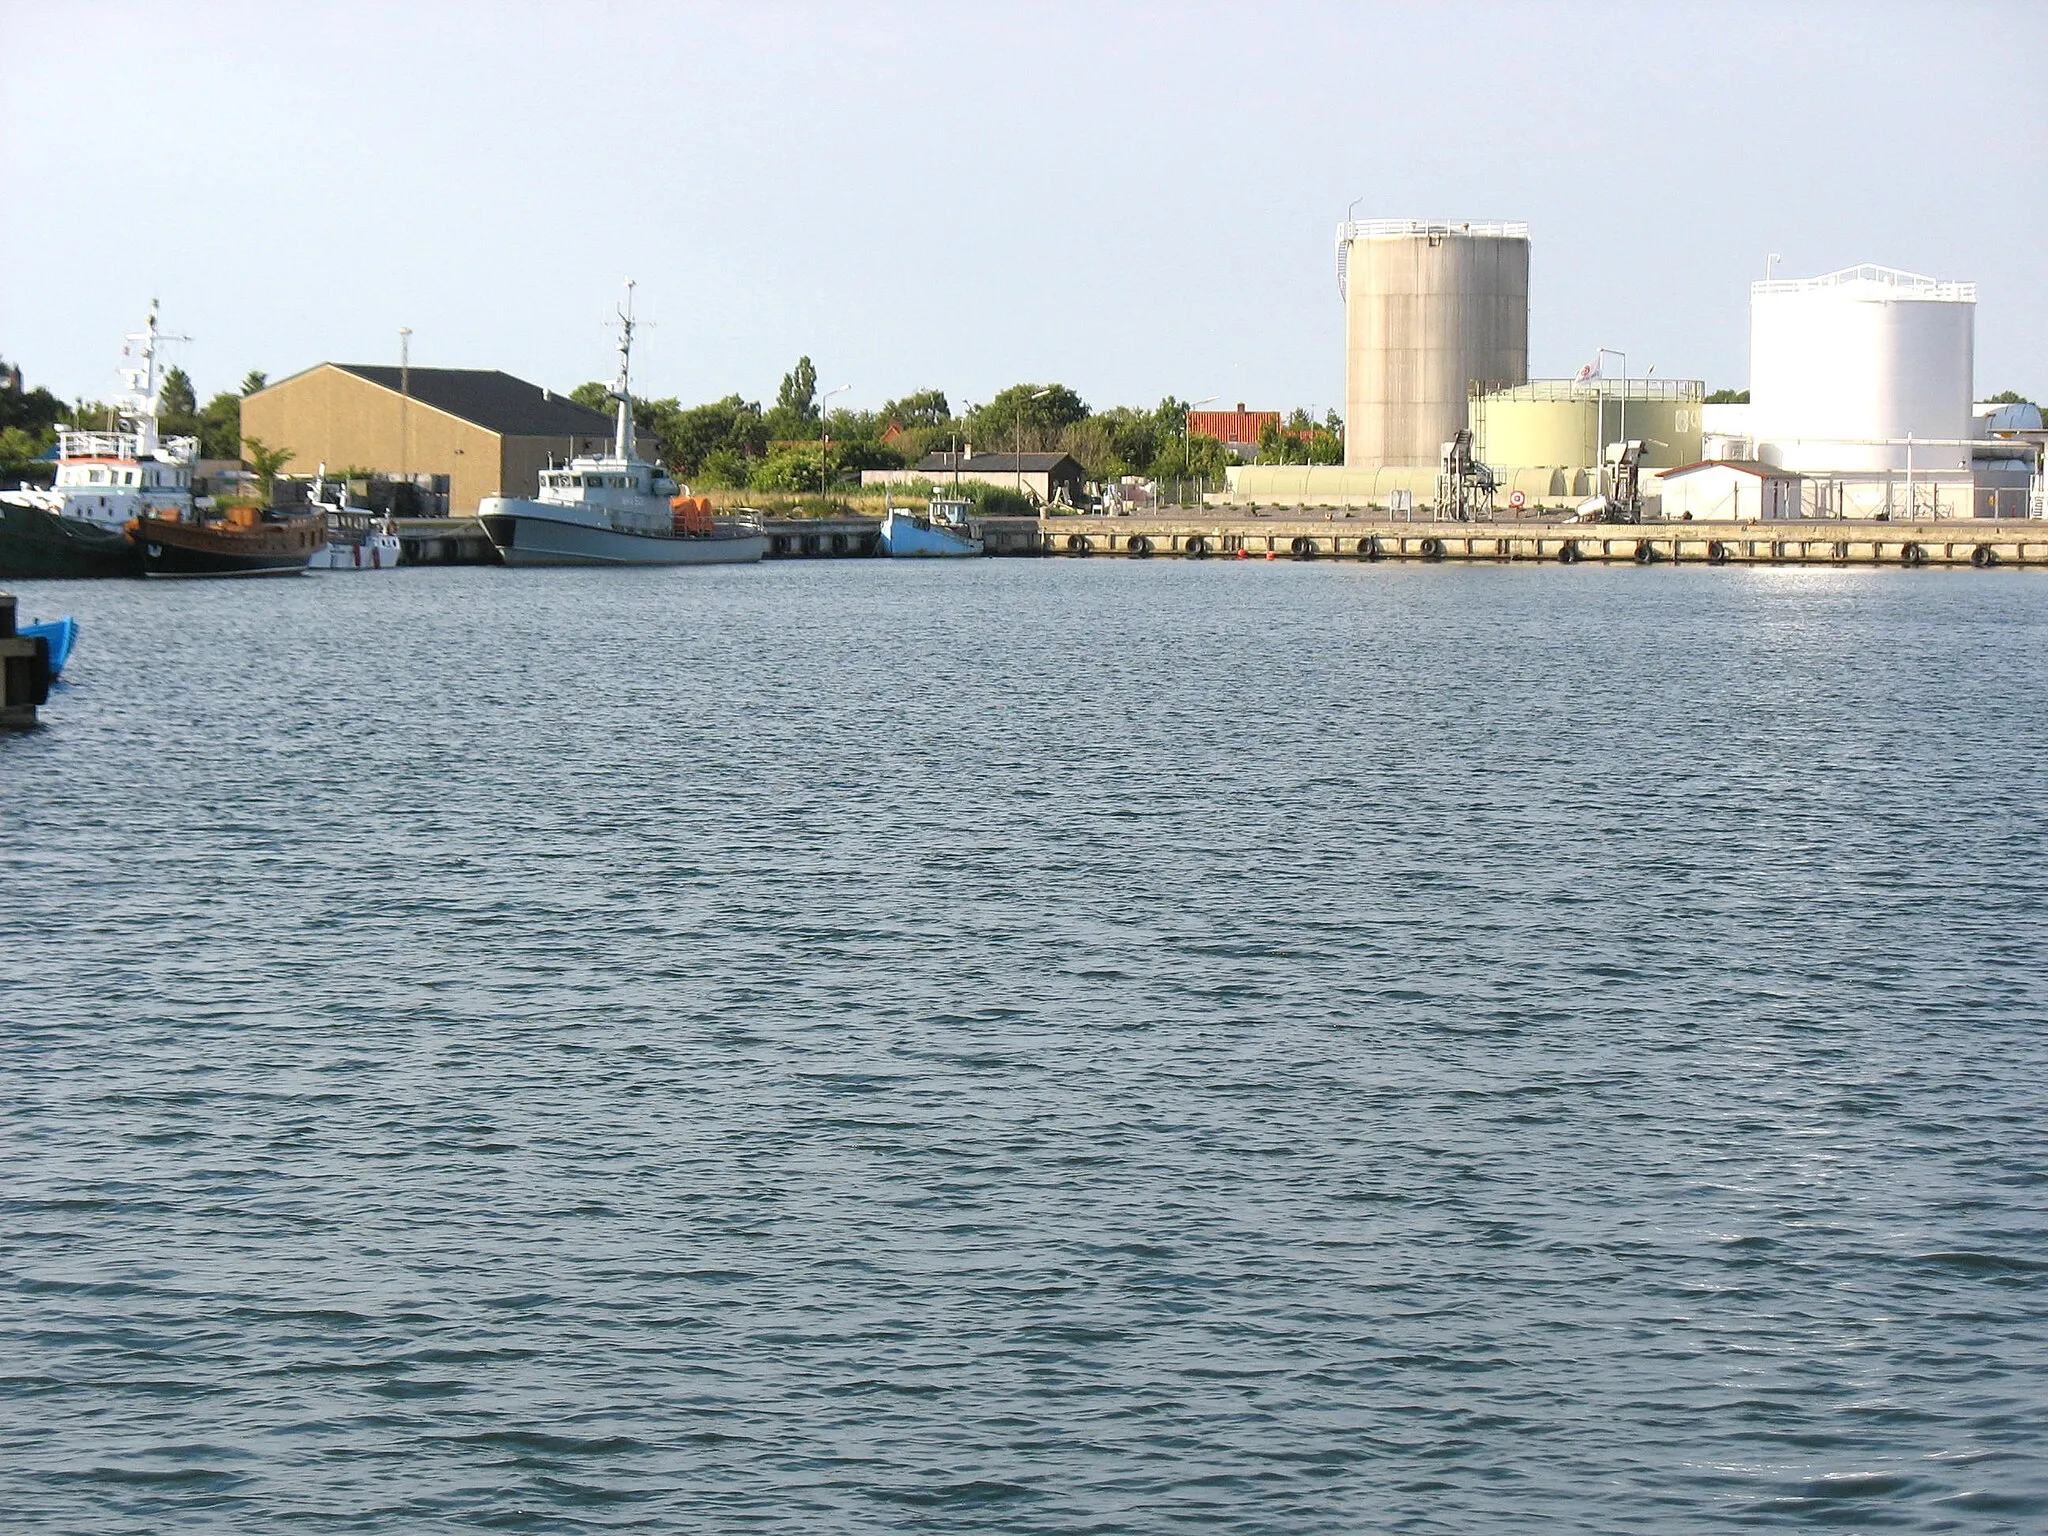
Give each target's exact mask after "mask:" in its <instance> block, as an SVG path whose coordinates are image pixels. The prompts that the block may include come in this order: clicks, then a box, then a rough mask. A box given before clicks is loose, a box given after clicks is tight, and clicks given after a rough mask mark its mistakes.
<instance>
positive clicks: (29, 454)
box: [0, 427, 50, 480]
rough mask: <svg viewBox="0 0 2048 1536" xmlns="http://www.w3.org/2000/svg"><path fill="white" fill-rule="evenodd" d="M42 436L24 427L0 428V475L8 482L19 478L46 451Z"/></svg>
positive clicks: (46, 444)
mask: <svg viewBox="0 0 2048 1536" xmlns="http://www.w3.org/2000/svg"><path fill="white" fill-rule="evenodd" d="M49 446H50V445H49V444H48V443H46V442H44V441H43V434H42V433H40V432H31V431H30V430H29V429H28V428H26V427H0V473H4V474H5V475H6V477H7V478H8V479H10V480H15V479H19V478H21V475H22V473H23V471H24V470H25V469H27V468H28V467H29V466H31V465H34V464H35V463H36V462H37V461H38V460H39V459H41V458H42V456H43V454H44V453H45V452H47V451H48V449H49Z"/></svg>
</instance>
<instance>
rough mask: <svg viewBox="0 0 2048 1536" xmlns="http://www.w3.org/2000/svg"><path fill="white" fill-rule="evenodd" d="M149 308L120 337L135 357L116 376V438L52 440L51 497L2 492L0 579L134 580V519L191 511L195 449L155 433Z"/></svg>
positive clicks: (69, 434)
mask: <svg viewBox="0 0 2048 1536" xmlns="http://www.w3.org/2000/svg"><path fill="white" fill-rule="evenodd" d="M156 316H157V302H156V300H154V299H152V300H150V304H149V319H148V321H147V322H146V323H145V324H144V326H143V328H142V330H141V331H140V332H137V333H135V334H132V335H130V336H127V337H125V338H123V339H124V340H126V341H127V342H128V343H129V344H130V345H129V346H128V347H127V348H124V349H123V351H124V354H133V353H134V352H135V350H136V345H137V344H138V343H139V345H140V356H139V357H138V359H137V361H136V363H135V364H134V365H133V366H129V367H124V368H123V369H122V370H121V372H122V375H123V377H124V378H125V379H126V381H127V385H128V393H127V394H126V395H124V396H122V397H121V399H120V400H119V402H118V408H119V410H120V414H121V417H122V423H121V425H122V428H123V429H124V430H117V431H106V432H87V431H81V430H77V429H74V428H68V427H67V428H64V429H62V430H60V431H59V432H58V434H57V478H56V481H55V483H54V484H53V485H51V486H50V488H49V489H47V490H43V489H39V488H36V487H33V486H26V485H25V486H22V487H21V488H20V489H18V490H13V491H0V576H17V577H35V576H136V575H140V574H141V562H140V560H139V559H138V557H137V553H136V549H135V543H134V540H132V539H131V538H129V537H128V536H127V532H126V529H127V526H128V524H129V523H130V522H131V521H132V520H133V519H135V518H138V517H159V516H169V517H183V516H189V515H190V513H191V509H192V461H193V459H194V458H195V457H197V455H198V452H199V441H198V439H197V438H191V437H172V438H164V437H160V436H159V435H158V433H157V406H156V393H157V384H158V380H157V372H156V353H157V343H158V342H159V341H160V340H161V339H162V337H161V333H160V332H159V331H158V330H157V323H156Z"/></svg>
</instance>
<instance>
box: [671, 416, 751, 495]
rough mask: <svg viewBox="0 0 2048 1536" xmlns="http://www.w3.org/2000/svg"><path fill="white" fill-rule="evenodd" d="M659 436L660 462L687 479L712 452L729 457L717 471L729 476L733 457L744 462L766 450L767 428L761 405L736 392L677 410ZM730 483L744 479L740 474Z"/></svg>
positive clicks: (701, 466)
mask: <svg viewBox="0 0 2048 1536" xmlns="http://www.w3.org/2000/svg"><path fill="white" fill-rule="evenodd" d="M659 437H660V441H661V451H662V459H663V462H665V463H666V464H667V465H668V466H669V468H671V469H673V470H674V471H675V472H676V473H677V474H679V475H682V476H683V477H684V478H686V479H687V478H689V477H690V476H692V475H697V474H700V473H701V472H702V471H703V467H704V465H705V464H706V463H707V462H708V461H709V459H710V458H711V456H712V455H713V454H725V455H727V456H728V457H727V458H726V459H724V460H721V463H722V464H725V465H727V466H728V467H727V468H724V469H721V471H720V473H721V474H722V475H725V476H728V477H732V476H733V475H734V472H733V471H732V470H731V468H730V467H729V466H730V463H731V461H732V460H734V459H737V460H739V461H741V462H742V463H744V462H745V461H747V460H750V459H758V458H760V457H761V456H762V455H763V454H765V453H766V452H767V451H768V427H767V423H766V421H765V420H764V419H763V417H762V414H761V407H760V406H759V405H757V404H752V403H749V402H748V401H745V400H742V399H741V398H740V397H739V396H738V395H727V396H726V397H725V398H724V399H723V400H714V401H712V402H711V403H710V404H708V405H697V406H692V407H691V408H690V409H689V410H686V411H677V412H676V413H675V415H674V416H673V417H671V418H670V419H669V420H668V421H667V422H665V423H664V424H663V426H662V428H661V430H660V433H659ZM729 483H730V484H732V485H734V486H736V487H738V486H744V485H745V484H746V483H747V481H746V478H745V476H744V475H743V474H742V475H739V476H737V477H735V478H730V479H729Z"/></svg>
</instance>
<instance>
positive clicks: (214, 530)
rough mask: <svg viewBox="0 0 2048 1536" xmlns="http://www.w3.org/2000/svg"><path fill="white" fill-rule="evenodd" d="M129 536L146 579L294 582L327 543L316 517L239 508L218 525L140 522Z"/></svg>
mask: <svg viewBox="0 0 2048 1536" xmlns="http://www.w3.org/2000/svg"><path fill="white" fill-rule="evenodd" d="M129 530H130V534H129V536H130V537H131V538H133V539H134V541H135V549H136V553H137V555H138V557H139V558H140V560H141V565H142V574H143V575H145V576H296V575H298V574H299V573H300V572H301V571H303V570H305V568H306V562H307V561H308V560H310V559H312V558H313V552H314V551H315V550H317V549H319V548H320V547H321V546H322V545H323V544H324V543H325V539H324V537H323V535H322V533H321V528H320V519H319V518H317V517H292V518H283V519H266V518H263V517H260V516H258V515H257V514H256V513H255V512H254V511H253V510H250V509H245V508H236V509H234V510H232V511H231V512H230V513H229V515H228V516H227V517H226V518H222V519H219V520H217V521H214V522H204V523H202V522H188V521H185V520H184V519H173V518H165V517H139V518H137V519H136V520H135V521H134V522H133V523H131V524H130V525H129Z"/></svg>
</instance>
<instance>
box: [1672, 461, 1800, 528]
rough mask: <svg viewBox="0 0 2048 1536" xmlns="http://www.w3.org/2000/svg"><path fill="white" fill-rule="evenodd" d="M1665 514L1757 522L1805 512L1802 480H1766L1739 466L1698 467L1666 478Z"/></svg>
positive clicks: (1790, 516)
mask: <svg viewBox="0 0 2048 1536" xmlns="http://www.w3.org/2000/svg"><path fill="white" fill-rule="evenodd" d="M1662 489H1663V495H1664V517H1665V519H1666V521H1673V522H1675V521H1678V520H1679V519H1682V518H1685V517H1691V518H1692V520H1693V521H1694V522H1754V521H1756V520H1757V519H1759V518H1796V517H1799V516H1801V515H1802V513H1803V503H1802V501H1801V499H1800V488H1799V482H1798V481H1797V480H1795V479H1791V478H1787V479H1783V480H1778V479H1763V478H1761V477H1759V476H1756V475H1752V474H1749V473H1747V472H1745V471H1743V470H1739V469H1698V470H1694V471H1693V472H1692V473H1691V474H1689V475H1678V476H1675V477H1674V476H1668V475H1667V476H1666V477H1665V478H1664V480H1663V485H1662Z"/></svg>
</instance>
